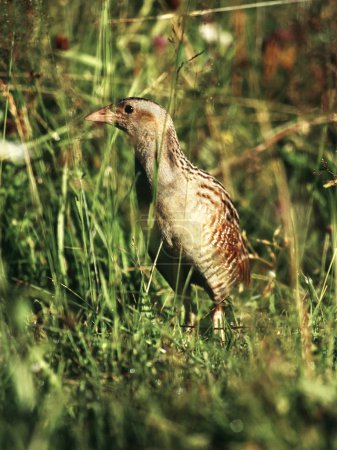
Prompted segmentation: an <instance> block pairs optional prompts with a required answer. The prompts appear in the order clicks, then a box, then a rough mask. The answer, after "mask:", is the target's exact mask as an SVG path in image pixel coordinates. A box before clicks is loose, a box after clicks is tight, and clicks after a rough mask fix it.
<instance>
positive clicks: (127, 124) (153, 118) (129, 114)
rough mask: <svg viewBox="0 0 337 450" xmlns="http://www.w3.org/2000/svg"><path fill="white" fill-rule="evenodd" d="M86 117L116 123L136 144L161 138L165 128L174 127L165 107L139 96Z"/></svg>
mask: <svg viewBox="0 0 337 450" xmlns="http://www.w3.org/2000/svg"><path fill="white" fill-rule="evenodd" d="M85 119H86V120H89V121H91V122H104V123H108V124H111V125H115V126H116V127H117V128H119V129H120V130H123V131H124V132H125V133H126V134H127V135H128V136H129V137H130V138H131V141H132V142H133V143H134V144H137V143H140V142H142V141H143V140H144V139H149V138H150V139H152V140H153V139H155V140H161V139H162V137H163V135H164V132H165V130H167V129H168V128H170V127H173V123H172V119H171V117H170V115H169V114H168V112H167V111H166V110H165V109H164V108H162V107H161V106H159V105H158V104H157V103H155V102H152V101H151V100H147V99H144V98H139V97H129V98H125V99H123V100H120V101H119V102H118V103H117V104H116V106H114V105H108V106H105V107H104V108H102V109H99V110H98V111H95V112H93V113H91V114H89V115H88V116H86V118H85Z"/></svg>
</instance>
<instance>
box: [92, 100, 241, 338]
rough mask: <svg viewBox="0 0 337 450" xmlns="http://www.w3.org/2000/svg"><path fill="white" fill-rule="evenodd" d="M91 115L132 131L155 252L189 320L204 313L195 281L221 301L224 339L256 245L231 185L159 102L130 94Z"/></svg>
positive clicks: (218, 318) (216, 323) (219, 329)
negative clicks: (203, 160)
mask: <svg viewBox="0 0 337 450" xmlns="http://www.w3.org/2000/svg"><path fill="white" fill-rule="evenodd" d="M85 119H86V120H88V121H91V122H102V123H106V124H110V125H115V126H116V127H117V128H118V129H120V130H122V131H123V132H124V133H126V135H127V136H128V137H129V140H130V143H131V145H132V146H133V148H134V155H135V176H136V181H135V187H136V194H137V201H138V207H139V210H140V215H139V216H140V223H141V227H142V229H143V231H144V232H145V233H146V234H147V236H148V252H149V254H150V256H151V258H152V260H153V261H154V262H155V265H156V268H157V269H158V270H159V272H160V273H161V274H162V275H163V277H164V278H165V279H166V281H167V282H168V284H169V285H170V286H171V288H172V289H173V290H174V291H175V292H176V294H177V295H179V296H181V298H182V301H183V303H184V309H185V313H184V316H185V317H184V321H185V326H186V327H187V328H193V327H194V326H195V323H196V313H197V311H196V308H195V306H194V304H193V302H192V301H191V295H190V290H191V285H192V284H196V285H198V286H201V287H202V288H204V290H205V291H206V292H207V293H208V295H209V297H210V298H211V299H212V300H213V302H214V308H213V314H212V321H213V328H214V333H215V334H217V335H219V337H220V339H221V341H222V342H224V340H225V331H224V329H225V317H224V312H223V306H224V305H225V304H226V302H227V301H228V298H229V296H230V293H231V291H232V288H233V287H234V286H235V285H238V284H244V285H246V286H247V285H248V284H249V281H250V264H249V253H248V250H247V246H246V243H245V240H244V238H243V236H242V233H241V230H240V224H239V216H238V213H237V211H236V209H235V207H234V205H233V202H232V200H231V197H230V195H229V194H228V192H227V190H226V189H225V188H224V186H223V185H222V184H221V183H220V182H219V181H218V180H217V179H215V178H214V177H213V176H211V175H210V174H208V173H207V172H205V171H203V170H201V169H199V168H198V167H196V166H195V165H194V164H192V163H191V162H190V161H189V159H188V158H187V157H186V156H185V154H184V153H183V151H182V150H181V147H180V144H179V140H178V137H177V133H176V130H175V126H174V123H173V120H172V118H171V116H170V114H169V113H168V112H167V110H166V109H165V108H163V107H162V106H160V105H159V104H158V103H156V102H154V101H152V100H149V99H146V98H141V97H128V98H124V99H122V100H119V101H118V102H117V103H116V104H115V105H108V106H105V107H103V108H101V109H99V110H97V111H95V112H92V113H91V114H89V115H87V116H86V117H85ZM151 214H152V217H151V220H149V217H150V216H151ZM149 224H150V225H149Z"/></svg>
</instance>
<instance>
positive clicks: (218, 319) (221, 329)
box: [213, 303, 226, 345]
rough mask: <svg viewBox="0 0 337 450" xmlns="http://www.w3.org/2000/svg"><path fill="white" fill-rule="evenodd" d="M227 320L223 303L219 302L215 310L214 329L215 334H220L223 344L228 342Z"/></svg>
mask: <svg viewBox="0 0 337 450" xmlns="http://www.w3.org/2000/svg"><path fill="white" fill-rule="evenodd" d="M225 320H226V319H225V316H224V313H223V309H222V304H221V303H218V304H217V305H216V307H215V309H214V312H213V330H214V334H215V335H217V336H219V338H220V341H221V344H222V345H224V344H225V342H226V335H225Z"/></svg>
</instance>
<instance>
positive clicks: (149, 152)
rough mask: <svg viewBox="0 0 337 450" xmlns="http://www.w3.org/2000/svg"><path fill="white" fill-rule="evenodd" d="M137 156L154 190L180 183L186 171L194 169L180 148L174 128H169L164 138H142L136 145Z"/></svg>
mask: <svg viewBox="0 0 337 450" xmlns="http://www.w3.org/2000/svg"><path fill="white" fill-rule="evenodd" d="M135 155H136V158H137V160H138V163H139V164H140V165H141V166H142V168H143V169H144V171H145V174H146V176H147V178H148V181H149V183H150V186H151V188H152V189H153V188H154V186H157V187H161V186H160V185H162V187H163V188H165V186H166V185H169V184H172V183H179V179H181V178H182V177H184V176H185V175H186V172H187V170H186V169H188V167H192V165H191V163H190V162H189V161H188V159H187V158H186V156H185V155H184V153H183V152H182V150H181V148H180V145H179V141H178V138H177V134H176V131H175V129H174V127H169V128H167V130H166V131H165V132H164V133H163V136H159V137H158V136H156V135H155V134H151V133H149V134H146V135H144V136H142V138H141V139H139V140H138V142H137V143H136V145H135ZM158 183H160V185H159V184H158Z"/></svg>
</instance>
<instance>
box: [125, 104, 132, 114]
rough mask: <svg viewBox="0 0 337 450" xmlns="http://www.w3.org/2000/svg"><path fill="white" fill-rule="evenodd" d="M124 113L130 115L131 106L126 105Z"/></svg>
mask: <svg viewBox="0 0 337 450" xmlns="http://www.w3.org/2000/svg"><path fill="white" fill-rule="evenodd" d="M124 111H125V112H126V113H128V114H131V113H132V112H133V106H131V105H126V107H125V108H124Z"/></svg>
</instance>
